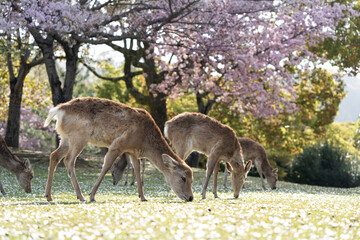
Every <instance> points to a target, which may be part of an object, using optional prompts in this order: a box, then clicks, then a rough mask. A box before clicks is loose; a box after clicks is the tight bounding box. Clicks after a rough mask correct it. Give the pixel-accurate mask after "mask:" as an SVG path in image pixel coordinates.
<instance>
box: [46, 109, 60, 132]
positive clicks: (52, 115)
mask: <svg viewBox="0 0 360 240" xmlns="http://www.w3.org/2000/svg"><path fill="white" fill-rule="evenodd" d="M58 110H59V108H58V107H54V108H52V109H50V111H49V115H48V116H47V118H46V120H45V123H44V127H47V126H49V124H50V122H51V120H52V119H53V118H54V117H55V115H56V114H57V113H58Z"/></svg>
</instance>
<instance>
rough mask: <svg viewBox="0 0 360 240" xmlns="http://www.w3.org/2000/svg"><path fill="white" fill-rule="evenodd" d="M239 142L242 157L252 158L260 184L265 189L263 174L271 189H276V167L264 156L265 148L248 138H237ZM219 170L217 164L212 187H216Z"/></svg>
mask: <svg viewBox="0 0 360 240" xmlns="http://www.w3.org/2000/svg"><path fill="white" fill-rule="evenodd" d="M238 140H239V143H240V145H241V147H242V150H243V155H244V159H247V160H252V162H253V163H254V165H255V167H256V169H257V171H258V172H259V175H260V179H261V184H262V187H263V189H264V190H266V187H265V183H264V179H263V174H264V175H265V178H266V180H267V182H268V183H269V185H270V188H271V189H273V190H274V189H276V182H277V180H278V174H277V173H278V169H277V168H273V167H272V166H271V165H270V162H269V160H268V158H267V156H266V151H265V148H264V147H263V146H262V145H261V144H260V143H257V142H255V141H254V140H252V139H250V138H241V137H239V138H238ZM218 172H219V164H218V165H217V166H216V167H215V169H214V186H213V189H216V188H217V175H218ZM224 175H225V176H224V186H225V187H226V178H227V171H226V169H225V171H224ZM214 191H215V190H214Z"/></svg>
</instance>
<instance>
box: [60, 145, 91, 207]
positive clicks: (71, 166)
mask: <svg viewBox="0 0 360 240" xmlns="http://www.w3.org/2000/svg"><path fill="white" fill-rule="evenodd" d="M85 145H86V142H81V144H73V145H72V148H71V150H70V151H69V153H68V155H67V156H66V157H65V160H64V164H65V167H66V170H67V172H68V175H69V177H70V179H71V183H72V185H73V188H74V190H75V192H76V197H77V199H79V200H80V201H82V202H84V201H85V198H84V195H83V194H82V192H81V188H80V185H79V182H78V180H77V178H76V174H75V162H76V158H77V156H79V154H80V153H81V151H82V150H83V149H84V147H85Z"/></svg>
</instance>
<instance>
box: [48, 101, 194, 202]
mask: <svg viewBox="0 0 360 240" xmlns="http://www.w3.org/2000/svg"><path fill="white" fill-rule="evenodd" d="M55 116H56V118H57V123H56V131H57V133H58V134H59V135H60V138H61V141H60V146H59V147H58V148H57V149H56V150H55V151H54V152H52V153H51V155H50V164H49V175H48V180H47V184H46V190H45V196H46V198H47V200H48V201H52V197H51V187H52V182H53V178H54V172H55V169H56V166H57V165H58V163H59V162H60V161H61V160H62V159H63V158H64V164H65V167H66V169H67V171H68V175H69V177H70V178H71V182H72V184H73V187H74V189H75V191H76V195H77V198H78V199H79V200H80V201H84V197H83V194H82V192H81V189H80V186H79V183H78V181H77V178H76V175H75V161H76V157H77V156H78V155H79V154H80V153H81V151H82V150H83V148H84V147H85V145H86V144H87V143H88V142H89V143H91V144H93V145H96V146H100V147H107V148H108V152H107V153H106V155H105V158H104V164H103V166H102V169H101V173H100V175H99V177H98V179H97V181H96V183H95V185H94V186H93V188H92V189H91V192H90V201H95V194H96V191H97V189H98V188H99V186H100V184H101V182H102V180H103V179H104V177H105V174H106V173H107V172H108V171H109V169H110V168H111V167H112V165H113V163H114V161H115V159H116V158H117V157H118V156H121V155H122V154H124V153H126V154H128V155H129V157H130V159H131V162H132V165H133V167H134V169H135V176H136V181H137V183H138V184H137V187H138V193H139V197H140V198H141V200H142V201H146V199H145V196H144V192H143V187H142V183H141V178H140V160H139V158H147V159H149V160H150V162H151V163H153V164H154V165H155V166H156V167H157V168H158V169H159V170H160V172H162V173H163V174H164V176H165V180H166V181H167V182H168V183H169V184H170V186H171V188H172V189H173V191H174V192H175V194H176V195H177V196H178V197H179V198H181V199H183V200H185V201H192V200H193V192H192V188H191V184H192V181H193V174H192V170H191V168H190V167H189V166H188V165H186V163H185V162H184V161H183V160H182V159H180V158H179V157H178V156H177V155H176V154H175V153H174V152H173V151H172V150H171V148H170V146H169V145H168V144H167V142H166V140H165V139H164V137H163V136H162V134H161V131H160V129H159V128H158V127H157V125H156V124H155V122H154V120H153V118H152V117H151V116H150V114H149V113H148V112H147V111H145V110H143V109H138V108H132V107H129V106H126V105H125V104H122V103H117V102H114V101H111V100H107V99H100V98H90V97H87V98H78V99H73V100H71V101H69V102H67V103H63V104H59V105H58V106H56V107H54V108H52V109H51V110H50V112H49V116H48V117H47V119H46V121H45V126H47V125H49V123H50V121H51V119H52V118H54V117H55Z"/></svg>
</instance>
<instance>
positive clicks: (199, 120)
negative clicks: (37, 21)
mask: <svg viewBox="0 0 360 240" xmlns="http://www.w3.org/2000/svg"><path fill="white" fill-rule="evenodd" d="M164 134H165V137H166V138H167V139H168V140H169V141H170V143H171V145H172V146H173V148H174V149H175V152H176V153H177V154H178V155H179V156H180V158H182V159H185V158H186V157H188V156H189V154H190V153H191V152H193V151H198V152H200V153H203V154H205V155H206V156H208V161H207V167H206V180H205V184H204V186H203V190H202V198H203V199H205V198H206V189H207V186H208V183H209V180H210V177H211V174H212V173H213V171H214V168H215V166H216V165H217V164H218V163H219V162H220V161H225V162H226V166H227V168H228V169H229V170H230V172H231V173H232V174H231V176H232V187H233V190H234V197H235V198H238V197H239V193H240V190H241V189H242V187H243V185H244V182H245V178H246V175H247V173H248V172H249V170H250V168H251V161H249V162H248V163H247V164H246V165H244V162H243V158H242V153H241V146H240V144H239V141H238V139H237V137H236V135H235V132H234V131H233V130H232V129H231V128H230V127H228V126H226V125H224V124H222V123H220V122H219V121H217V120H215V119H213V118H210V117H208V116H206V115H204V114H201V113H182V114H179V115H177V116H176V117H174V118H173V119H171V120H169V121H167V122H166V123H165V129H164ZM214 196H215V197H217V192H216V190H215V191H214Z"/></svg>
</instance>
